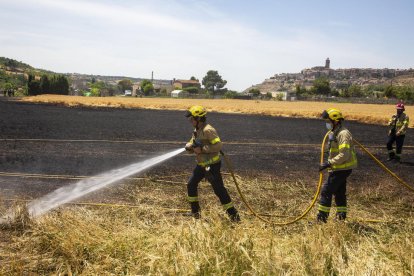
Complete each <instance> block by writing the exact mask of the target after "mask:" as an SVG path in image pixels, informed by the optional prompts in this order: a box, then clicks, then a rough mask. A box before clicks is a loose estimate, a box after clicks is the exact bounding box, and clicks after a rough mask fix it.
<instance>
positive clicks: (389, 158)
mask: <svg viewBox="0 0 414 276" xmlns="http://www.w3.org/2000/svg"><path fill="white" fill-rule="evenodd" d="M394 159H395V153H394V152H390V153H388V159H387V161H391V160H394Z"/></svg>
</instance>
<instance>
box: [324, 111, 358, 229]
mask: <svg viewBox="0 0 414 276" xmlns="http://www.w3.org/2000/svg"><path fill="white" fill-rule="evenodd" d="M322 119H324V120H325V121H326V127H327V128H328V130H330V133H329V158H328V161H327V162H325V163H323V164H321V165H320V167H319V171H323V170H325V169H327V168H328V169H329V176H328V180H327V181H326V183H324V185H323V186H322V191H321V197H320V201H319V207H318V211H319V212H318V215H317V220H318V221H321V222H326V221H327V219H328V216H329V212H330V209H331V204H332V196H335V203H336V217H337V219H339V220H345V218H346V213H347V202H346V180H347V178H348V176H349V175H350V174H351V172H352V169H354V168H356V167H357V158H356V154H355V150H354V144H353V140H352V135H351V133H350V132H349V130H347V129H346V128H345V127H343V126H342V121H343V120H344V117H343V116H342V113H341V111H340V110H338V109H334V108H330V109H327V110H324V111H323V113H322Z"/></svg>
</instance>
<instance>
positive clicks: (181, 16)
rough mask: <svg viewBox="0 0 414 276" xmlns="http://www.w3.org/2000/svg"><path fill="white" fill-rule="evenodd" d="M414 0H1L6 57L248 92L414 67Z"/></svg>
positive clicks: (1, 52) (1, 48)
mask: <svg viewBox="0 0 414 276" xmlns="http://www.w3.org/2000/svg"><path fill="white" fill-rule="evenodd" d="M413 14H414V1H413V0H376V1H374V0H347V1H339V0H312V1H309V0H290V1H288V0H283V1H279V0H273V1H271V0H262V1H261V0H257V1H251V0H249V1H244V0H211V1H207V0H205V1H199V0H151V1H148V0H147V1H141V0H118V1H115V0H102V1H90V0H84V1H80V0H0V18H1V22H2V23H1V24H0V56H4V57H8V58H13V59H16V60H18V61H22V62H24V63H27V64H30V65H31V66H33V67H36V68H41V69H46V70H51V71H54V72H59V73H82V74H94V75H111V76H126V77H136V78H148V79H150V78H151V72H154V78H155V79H169V80H171V79H173V78H176V79H189V78H190V77H192V76H194V77H196V78H198V79H200V82H201V80H202V78H203V77H204V76H205V75H206V73H207V71H209V70H216V71H218V73H219V74H220V75H221V76H222V77H223V79H224V80H227V85H226V87H227V88H228V89H231V90H236V91H243V90H245V89H247V88H249V87H250V86H251V85H254V84H258V83H261V82H263V81H264V80H265V79H266V78H269V77H271V76H273V75H274V74H279V73H298V72H300V71H301V70H302V69H304V68H310V67H313V66H323V65H324V63H325V59H326V58H327V57H329V58H330V60H331V68H333V69H338V68H355V67H359V68H400V69H407V68H413V67H414V52H413V46H414V31H413V26H414V16H413Z"/></svg>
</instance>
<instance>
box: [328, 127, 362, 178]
mask: <svg viewBox="0 0 414 276" xmlns="http://www.w3.org/2000/svg"><path fill="white" fill-rule="evenodd" d="M331 136H332V139H331V140H330V147H329V158H328V162H329V164H331V168H330V171H342V170H350V169H354V168H356V167H357V164H358V161H357V157H356V153H355V148H354V143H353V140H352V134H351V132H349V130H347V129H346V128H344V127H342V126H340V127H339V128H338V129H336V130H334V131H332V132H331Z"/></svg>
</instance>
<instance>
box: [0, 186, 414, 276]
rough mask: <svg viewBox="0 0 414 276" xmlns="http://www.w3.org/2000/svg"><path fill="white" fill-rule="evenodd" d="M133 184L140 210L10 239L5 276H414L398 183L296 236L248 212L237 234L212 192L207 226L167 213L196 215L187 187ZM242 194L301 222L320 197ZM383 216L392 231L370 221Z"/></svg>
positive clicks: (89, 216) (78, 214) (205, 196)
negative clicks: (339, 218)
mask: <svg viewBox="0 0 414 276" xmlns="http://www.w3.org/2000/svg"><path fill="white" fill-rule="evenodd" d="M226 181H229V180H226ZM132 184H133V185H128V187H124V188H123V189H124V190H122V192H123V193H127V194H128V197H129V198H130V199H131V200H132V201H133V202H135V203H136V204H140V205H141V206H142V207H140V208H131V209H126V208H94V207H66V208H64V209H61V210H58V211H54V212H52V213H50V214H48V215H46V216H43V217H41V218H40V219H37V220H34V221H30V222H29V223H28V224H25V225H24V227H19V228H15V229H13V228H4V229H1V230H0V234H1V237H3V238H1V239H0V249H1V250H0V263H1V264H2V265H1V266H0V275H22V274H24V275H32V274H57V275H72V274H73V275H74V274H77V275H79V274H81V275H142V274H163V275H177V274H178V275H211V274H214V275H227V274H235V275H412V274H413V273H414V236H413V235H412V233H413V231H414V219H413V211H414V207H413V206H412V202H413V197H414V195H413V194H408V193H406V192H405V191H404V190H402V189H398V188H396V186H395V184H393V183H392V184H390V183H386V182H381V183H380V184H379V185H378V186H375V187H363V188H361V187H360V186H358V188H352V189H350V192H349V193H350V195H352V196H351V197H350V205H351V206H352V207H353V208H352V213H351V216H352V217H353V218H351V220H350V221H349V222H348V223H338V222H334V221H330V222H328V224H326V225H319V224H309V222H308V221H307V220H302V221H300V222H299V223H297V224H294V225H291V226H287V227H271V226H269V225H265V224H263V223H262V222H260V221H258V220H257V219H255V218H254V217H251V216H249V215H248V214H247V213H246V212H244V211H243V210H244V208H243V207H242V206H241V205H240V203H239V204H238V206H239V207H240V209H242V211H243V212H242V215H243V217H242V219H243V221H242V222H241V223H240V224H237V225H234V224H231V223H230V222H229V221H228V220H227V218H226V216H225V215H224V214H223V213H222V211H221V210H220V209H219V207H218V204H217V199H216V198H215V196H214V194H213V193H212V192H211V189H210V187H209V186H208V185H207V184H206V183H202V185H201V187H200V189H201V190H200V194H201V195H202V197H201V198H202V202H201V203H202V206H203V207H204V208H203V210H204V211H203V219H202V220H199V221H195V220H193V219H190V218H186V217H182V216H181V215H180V214H177V213H174V212H168V211H166V209H164V208H162V207H170V208H183V207H184V206H186V204H185V200H184V199H185V197H184V194H185V187H184V186H183V185H179V184H171V186H164V187H162V186H161V187H160V185H159V184H156V183H153V182H148V181H138V182H135V183H132ZM227 186H228V187H229V188H230V191H231V194H233V195H235V190H234V187H233V186H232V185H230V183H228V182H227ZM242 186H243V189H244V190H245V192H246V195H247V197H248V198H249V199H250V200H251V201H252V203H253V205H254V206H255V208H257V207H260V211H262V212H266V213H278V214H280V213H285V214H288V215H296V214H297V213H298V212H299V210H297V209H301V208H302V207H304V206H306V204H308V201H309V198H310V195H311V194H312V193H313V191H312V189H310V188H309V187H308V188H307V187H306V185H305V184H304V183H300V182H290V183H287V182H286V183H280V182H277V181H274V180H272V179H270V178H263V179H250V180H244V182H243V184H242ZM397 187H398V186H397ZM119 192H120V191H118V193H119ZM234 197H235V196H234ZM235 198H236V197H235ZM390 203H392V204H390ZM284 211H286V212H284ZM311 216H312V217H314V216H315V210H313V213H312V215H311ZM376 216H379V218H380V219H382V220H383V222H382V223H369V222H366V221H363V220H364V219H367V218H376ZM355 218H358V220H356V219H355ZM275 219H278V220H282V219H285V218H283V217H278V218H275ZM308 219H309V217H308Z"/></svg>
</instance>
